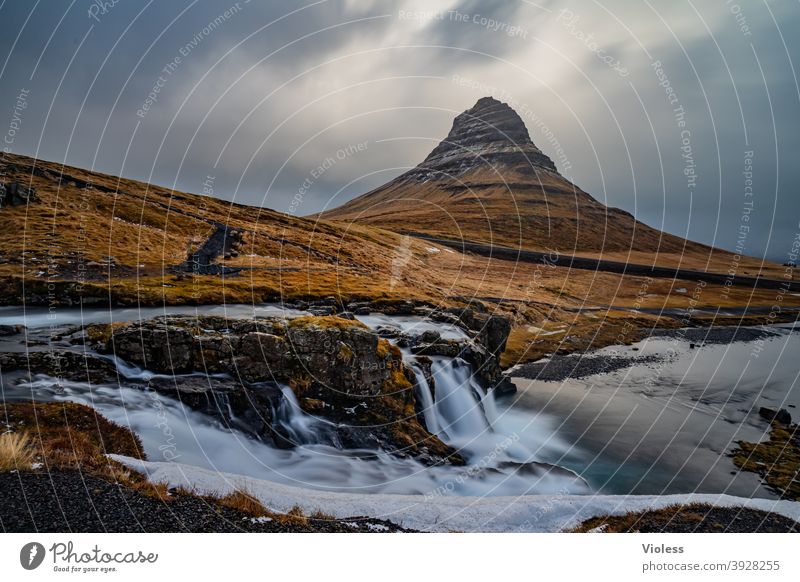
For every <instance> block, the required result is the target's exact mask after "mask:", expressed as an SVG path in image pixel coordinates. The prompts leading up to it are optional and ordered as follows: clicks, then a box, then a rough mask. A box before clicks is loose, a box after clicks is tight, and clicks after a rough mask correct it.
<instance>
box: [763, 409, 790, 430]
mask: <svg viewBox="0 0 800 582" xmlns="http://www.w3.org/2000/svg"><path fill="white" fill-rule="evenodd" d="M758 414H759V416H761V418H764V419H766V420H768V421H769V422H772V421H773V420H774V421H777V422H780V423H781V424H785V425H787V426H788V425H790V424H792V415H791V414H790V413H789V411H788V410H786V409H785V408H780V409H777V410H776V409H775V408H768V407H766V406H762V407H761V408H759V409H758Z"/></svg>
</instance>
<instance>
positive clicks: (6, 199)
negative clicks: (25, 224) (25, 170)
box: [0, 182, 39, 208]
mask: <svg viewBox="0 0 800 582" xmlns="http://www.w3.org/2000/svg"><path fill="white" fill-rule="evenodd" d="M38 201H39V197H38V196H36V188H29V187H28V186H25V185H24V184H20V183H19V182H7V183H4V182H0V208H3V207H5V206H24V205H25V204H30V203H31V202H38Z"/></svg>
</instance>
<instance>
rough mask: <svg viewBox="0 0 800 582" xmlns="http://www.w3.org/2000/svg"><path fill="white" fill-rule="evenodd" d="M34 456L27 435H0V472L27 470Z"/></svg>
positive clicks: (31, 444)
mask: <svg viewBox="0 0 800 582" xmlns="http://www.w3.org/2000/svg"><path fill="white" fill-rule="evenodd" d="M35 456H36V451H35V449H34V448H33V442H32V441H31V438H30V437H29V436H28V433H25V432H7V433H4V434H0V471H12V470H16V469H29V468H30V467H31V465H32V464H33V461H34V458H35Z"/></svg>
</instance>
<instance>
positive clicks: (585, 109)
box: [0, 0, 800, 262]
mask: <svg viewBox="0 0 800 582" xmlns="http://www.w3.org/2000/svg"><path fill="white" fill-rule="evenodd" d="M263 4H266V3H262V2H257V1H256V0H253V1H252V2H248V1H246V0H240V1H239V2H238V3H236V2H231V3H228V2H226V1H217V2H210V1H202V0H195V1H171V2H154V1H153V0H151V1H149V2H145V1H142V0H116V3H115V4H114V3H113V2H112V1H111V0H105V1H101V0H96V1H94V2H91V1H89V0H72V1H71V2H68V1H66V0H65V1H63V2H51V1H43V0H5V1H2V0H0V44H2V47H3V50H2V53H0V57H2V59H3V60H2V68H1V69H0V82H2V87H3V96H2V101H0V105H2V111H0V131H4V132H5V135H4V146H5V147H7V148H9V149H10V150H11V151H15V152H18V153H23V154H27V155H36V156H38V157H41V158H43V159H47V160H53V161H63V162H65V163H67V164H70V165H76V166H81V167H86V168H93V169H96V170H100V171H103V172H108V173H112V174H121V175H123V176H126V177H130V178H135V179H139V180H147V181H152V182H155V183H158V184H161V185H165V186H169V187H174V188H176V189H180V190H186V191H190V192H201V191H202V190H203V182H206V181H207V179H208V176H213V191H214V195H216V196H219V197H221V198H224V199H228V200H235V201H236V202H241V203H247V204H256V205H262V206H265V207H270V208H274V209H277V210H280V211H290V210H295V209H294V208H293V207H292V206H291V201H292V199H293V198H294V196H295V193H296V192H297V191H298V189H299V188H300V187H302V186H303V183H304V182H306V186H307V188H306V189H307V191H308V192H307V194H306V195H305V196H304V199H303V202H302V204H301V205H300V206H299V207H298V208H296V212H297V213H298V214H310V213H312V212H316V211H319V210H321V209H323V208H325V207H326V206H335V205H338V204H340V203H341V202H343V201H345V200H346V199H348V198H351V197H353V196H355V195H358V194H360V193H363V192H365V191H367V190H369V189H370V188H372V187H375V186H377V185H380V184H381V183H383V182H385V181H387V180H388V179H390V178H392V177H394V176H396V175H398V174H400V173H402V172H403V171H404V170H405V169H407V168H409V167H412V166H414V165H416V164H417V163H419V162H420V161H421V160H422V159H423V158H424V157H425V155H426V154H427V153H428V151H430V150H431V149H432V148H433V147H434V146H435V145H436V143H437V142H438V141H439V140H440V139H442V138H443V137H444V136H445V135H446V134H447V131H448V130H449V129H450V125H451V123H452V119H453V117H454V116H455V115H456V114H458V113H459V112H461V111H463V110H464V109H467V108H469V107H471V106H472V105H473V104H474V102H475V101H476V100H477V99H478V98H480V97H482V96H484V95H489V94H491V95H494V96H495V97H497V98H499V99H501V100H503V101H506V102H509V103H510V104H512V106H514V107H515V108H516V109H517V111H518V112H519V113H520V115H521V116H522V117H523V119H524V120H525V122H526V124H527V126H528V129H529V131H530V134H531V137H532V139H533V141H534V142H535V143H536V144H537V145H538V146H539V147H540V148H541V149H542V150H543V151H544V152H545V153H547V154H548V155H550V157H551V158H552V159H553V160H554V161H555V163H556V165H557V166H558V167H559V169H560V170H561V171H562V173H563V174H564V175H566V176H567V177H568V178H570V179H572V180H573V181H574V182H575V183H576V184H577V185H578V186H580V187H581V188H583V189H584V190H586V191H587V192H589V193H591V194H592V195H594V196H595V197H596V198H598V199H599V200H601V201H603V202H605V203H607V204H609V205H612V206H618V207H621V208H624V209H625V210H628V211H630V212H633V213H634V214H635V215H636V217H637V218H639V219H640V220H643V221H644V222H647V223H648V224H650V225H653V226H656V227H660V228H663V229H665V230H667V231H669V232H672V233H675V234H678V235H681V236H688V237H689V238H692V239H695V240H699V241H702V242H705V243H709V244H714V245H717V246H721V247H724V248H728V249H735V248H736V246H737V242H739V243H740V244H743V245H744V251H745V252H746V253H747V254H751V255H756V256H764V255H765V253H766V254H767V256H768V257H769V258H772V259H774V260H778V261H780V262H784V261H786V260H788V259H787V256H788V254H789V253H790V251H791V246H792V241H793V239H794V237H795V235H796V234H797V232H798V221H800V192H798V186H800V90H798V79H797V74H796V72H795V69H794V63H795V61H798V57H800V37H798V35H797V31H798V30H800V4H798V2H796V1H789V0H786V1H770V2H764V1H759V0H752V1H750V0H748V1H744V0H740V2H739V4H737V3H735V2H732V1H731V2H727V1H725V0H709V1H700V0H694V1H693V2H689V1H681V0H671V1H670V2H654V1H648V0H643V1H642V2H630V1H628V2H623V1H622V0H617V1H603V2H590V1H588V0H584V1H581V2H548V1H541V2H535V3H534V2H526V1H519V2H517V1H513V0H511V1H498V0H483V1H478V0H454V1H440V2H433V1H431V0H408V1H397V2H389V1H376V0H340V1H330V2H327V1H318V2H314V3H309V4H304V3H303V2H280V1H271V2H269V3H268V4H269V5H268V6H264V5H263ZM681 111H682V112H683V113H682V114H680V112H681ZM359 144H361V145H360V146H359ZM748 152H752V154H748ZM748 157H749V160H748ZM326 159H331V160H334V163H330V162H329V163H327V164H325V168H324V170H323V171H317V170H315V168H317V167H318V166H320V165H321V164H323V162H325V160H326ZM750 165H751V166H752V191H750V190H746V188H747V187H748V186H749V184H748V183H747V182H746V179H747V178H748V176H745V175H744V174H743V172H745V171H746V170H749V169H750ZM750 203H752V207H750V206H749V204H750ZM751 208H752V209H751ZM745 209H746V210H745ZM743 212H744V213H748V216H750V217H751V218H749V219H744V218H743ZM743 225H744V226H746V227H749V231H747V232H746V235H743V239H740V236H741V233H742V232H743V230H742V229H741V227H742V226H743Z"/></svg>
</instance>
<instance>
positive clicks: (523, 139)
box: [405, 97, 557, 180]
mask: <svg viewBox="0 0 800 582" xmlns="http://www.w3.org/2000/svg"><path fill="white" fill-rule="evenodd" d="M498 164H501V165H503V166H510V167H515V168H517V169H519V170H521V171H523V172H530V173H533V172H534V171H535V169H540V170H547V171H550V172H557V170H556V166H555V164H554V163H553V162H552V160H551V159H550V158H548V157H547V156H546V155H545V154H543V153H542V151H541V150H540V149H539V148H537V147H536V146H535V145H534V144H533V142H532V141H531V138H530V135H528V130H527V128H526V127H525V123H524V122H523V121H522V119H521V118H520V116H519V115H517V113H516V112H515V111H514V110H513V109H512V108H511V107H509V106H508V105H507V104H506V103H502V102H500V101H498V100H496V99H494V98H492V97H483V98H481V99H479V100H478V102H477V103H476V104H475V105H474V106H473V107H472V108H471V109H468V110H466V111H464V112H463V113H461V114H460V115H458V116H457V117H456V118H455V120H454V121H453V127H452V129H451V130H450V133H449V134H448V135H447V138H445V139H444V141H442V142H441V143H440V144H439V145H438V146H436V148H435V149H434V150H433V151H432V152H431V153H430V154H429V155H428V157H427V158H425V161H423V162H422V163H421V164H420V165H419V166H418V167H417V168H415V169H414V170H412V171H411V172H408V173H407V174H406V175H405V177H408V178H414V179H420V180H422V179H430V178H439V179H441V178H446V177H448V176H454V175H458V174H461V173H463V172H465V171H467V170H470V169H472V168H475V167H478V166H481V165H485V166H486V167H487V168H490V167H492V166H496V165H498Z"/></svg>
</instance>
